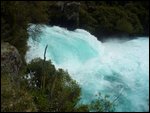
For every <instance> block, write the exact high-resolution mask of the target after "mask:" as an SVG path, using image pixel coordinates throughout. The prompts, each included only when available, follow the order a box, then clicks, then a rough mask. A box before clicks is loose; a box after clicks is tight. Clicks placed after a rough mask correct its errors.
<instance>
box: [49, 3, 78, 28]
mask: <svg viewBox="0 0 150 113" xmlns="http://www.w3.org/2000/svg"><path fill="white" fill-rule="evenodd" d="M79 7H80V3H79V2H69V1H68V2H66V1H59V2H57V3H56V4H55V5H53V7H51V8H50V9H49V10H50V11H52V10H53V12H55V14H53V18H52V19H51V22H50V23H53V25H58V26H61V27H65V28H68V29H69V30H74V29H76V28H77V27H78V26H79ZM50 13H51V12H50Z"/></svg>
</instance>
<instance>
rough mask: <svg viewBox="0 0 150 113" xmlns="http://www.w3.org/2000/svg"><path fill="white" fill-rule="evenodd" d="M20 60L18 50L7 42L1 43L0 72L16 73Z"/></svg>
mask: <svg viewBox="0 0 150 113" xmlns="http://www.w3.org/2000/svg"><path fill="white" fill-rule="evenodd" d="M21 64H22V60H21V56H20V54H19V52H18V50H17V49H16V48H15V47H14V46H12V45H10V44H9V43H7V42H2V43H1V73H9V74H11V75H14V76H16V75H18V72H19V69H20V67H21Z"/></svg>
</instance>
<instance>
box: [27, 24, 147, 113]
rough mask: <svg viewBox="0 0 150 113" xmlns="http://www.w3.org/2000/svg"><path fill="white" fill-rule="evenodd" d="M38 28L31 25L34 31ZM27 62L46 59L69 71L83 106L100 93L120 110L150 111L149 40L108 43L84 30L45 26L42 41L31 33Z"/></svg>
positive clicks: (42, 28) (139, 38) (117, 40)
mask: <svg viewBox="0 0 150 113" xmlns="http://www.w3.org/2000/svg"><path fill="white" fill-rule="evenodd" d="M34 27H35V25H32V26H30V29H34ZM29 36H30V37H29V40H28V46H29V47H30V48H29V50H28V51H27V53H26V57H25V58H26V61H27V63H29V62H30V61H31V60H32V59H34V58H37V57H40V58H42V59H43V57H44V55H43V54H44V49H45V47H46V45H48V48H47V52H46V59H47V60H49V59H50V60H51V61H52V63H53V64H54V65H55V66H56V68H57V69H58V68H62V69H64V70H67V71H68V73H69V74H70V75H71V77H72V78H73V79H74V80H76V81H77V83H78V84H79V85H80V87H81V91H82V95H81V101H82V103H89V102H90V101H91V100H93V99H96V97H97V96H96V95H97V94H98V93H99V92H100V93H101V94H102V95H105V94H107V95H109V96H110V100H112V101H113V100H114V99H115V98H116V97H117V96H118V95H120V96H119V98H118V99H117V101H116V102H115V104H116V111H123V112H125V111H133V112H134V111H149V38H148V37H137V38H136V39H132V40H127V39H126V40H119V39H112V40H108V41H105V42H101V41H98V40H97V38H96V37H95V36H93V35H91V34H90V33H89V32H88V31H85V30H83V29H76V30H75V31H69V30H67V29H65V28H61V27H58V26H43V27H41V33H40V34H39V35H38V36H37V37H38V40H33V38H32V33H31V32H30V30H29Z"/></svg>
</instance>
